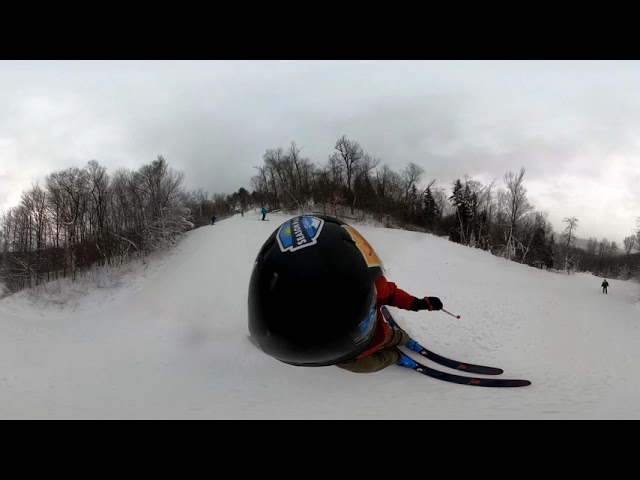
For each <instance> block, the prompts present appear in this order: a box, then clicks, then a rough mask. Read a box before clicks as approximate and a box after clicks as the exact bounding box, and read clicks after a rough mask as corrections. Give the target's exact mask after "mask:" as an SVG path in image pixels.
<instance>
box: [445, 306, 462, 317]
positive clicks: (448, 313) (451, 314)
mask: <svg viewBox="0 0 640 480" xmlns="http://www.w3.org/2000/svg"><path fill="white" fill-rule="evenodd" d="M440 310H442V311H443V312H444V313H448V314H449V315H451V316H452V317H456V318H460V315H454V314H453V313H450V312H447V311H446V310H445V309H444V308H441V309H440Z"/></svg>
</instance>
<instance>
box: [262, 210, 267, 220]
mask: <svg viewBox="0 0 640 480" xmlns="http://www.w3.org/2000/svg"><path fill="white" fill-rule="evenodd" d="M266 215H267V209H266V208H265V207H262V220H264V217H265V216H266Z"/></svg>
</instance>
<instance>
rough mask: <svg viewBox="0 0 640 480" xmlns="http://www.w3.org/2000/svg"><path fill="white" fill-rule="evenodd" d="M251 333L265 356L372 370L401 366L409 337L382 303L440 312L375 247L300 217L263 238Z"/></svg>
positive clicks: (323, 219) (325, 221)
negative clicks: (387, 268) (389, 272)
mask: <svg viewBox="0 0 640 480" xmlns="http://www.w3.org/2000/svg"><path fill="white" fill-rule="evenodd" d="M248 303H249V331H250V333H251V336H252V338H254V339H255V340H256V341H257V343H258V344H259V345H260V347H261V348H262V350H263V351H264V352H265V353H267V354H268V355H270V356H272V357H274V358H276V359H277V360H280V361H282V362H285V363H288V364H291V365H296V366H307V367H314V366H328V365H335V366H337V367H340V368H343V369H346V370H349V371H351V372H355V373H371V372H377V371H379V370H382V369H383V368H386V367H387V366H389V365H394V364H398V362H399V361H400V358H401V352H400V351H399V350H398V348H397V347H398V346H399V345H405V344H407V343H409V341H410V337H409V335H408V334H407V333H406V332H405V331H404V330H402V329H401V328H399V327H397V326H396V327H391V326H390V325H389V324H388V323H387V321H386V320H385V319H384V317H383V316H382V314H381V312H380V307H381V306H382V305H390V306H394V307H397V308H401V309H404V310H413V311H418V310H430V311H432V310H440V309H442V307H443V305H442V302H441V301H440V299H439V298H437V297H423V298H418V297H414V296H412V295H410V294H408V293H407V292H405V291H404V290H402V289H400V288H398V287H397V286H396V284H395V283H393V282H389V281H388V280H387V279H386V278H385V276H384V275H383V267H382V262H381V261H380V259H379V258H378V255H377V254H376V253H375V251H374V250H373V248H372V247H371V245H369V243H368V242H367V241H366V240H365V239H364V237H362V235H360V234H359V233H358V232H357V231H356V230H355V229H354V228H353V227H351V226H350V225H347V224H345V223H344V222H341V221H339V220H337V219H335V218H332V217H328V216H324V215H316V216H307V215H303V216H298V217H294V218H292V219H290V220H288V221H286V222H284V223H283V224H282V225H281V226H280V227H278V228H277V229H276V230H275V231H274V232H273V233H272V234H271V236H270V237H269V238H268V239H267V241H266V242H265V243H264V245H263V246H262V248H261V249H260V252H259V253H258V256H257V258H256V261H255V264H254V268H253V272H252V274H251V280H250V282H249V302H248Z"/></svg>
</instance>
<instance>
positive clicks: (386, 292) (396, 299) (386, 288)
mask: <svg viewBox="0 0 640 480" xmlns="http://www.w3.org/2000/svg"><path fill="white" fill-rule="evenodd" d="M376 290H377V292H378V293H377V300H378V305H391V306H393V307H398V308H401V309H403V310H411V306H412V304H413V300H414V299H415V297H414V296H413V295H409V294H408V293H407V292H405V291H404V290H402V289H400V288H398V287H397V286H396V284H395V283H393V282H389V281H387V279H386V278H385V277H384V275H380V276H379V277H378V279H377V280H376Z"/></svg>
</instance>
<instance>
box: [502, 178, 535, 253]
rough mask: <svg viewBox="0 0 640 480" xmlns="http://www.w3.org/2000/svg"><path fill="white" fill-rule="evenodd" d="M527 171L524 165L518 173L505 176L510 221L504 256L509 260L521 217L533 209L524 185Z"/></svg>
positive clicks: (513, 250)
mask: <svg viewBox="0 0 640 480" xmlns="http://www.w3.org/2000/svg"><path fill="white" fill-rule="evenodd" d="M525 172H526V170H525V168H524V167H522V168H521V169H520V172H519V173H518V174H515V173H513V172H507V173H506V174H505V176H504V182H505V184H506V185H507V191H506V197H505V200H506V205H505V207H506V215H507V221H508V224H507V229H506V232H507V234H506V239H507V240H506V245H505V253H504V256H505V257H506V258H508V259H509V260H510V259H511V258H512V257H513V256H514V253H515V247H514V243H515V242H514V237H515V236H516V235H517V233H518V226H519V222H520V219H521V218H522V217H523V216H524V215H525V214H526V213H528V212H530V211H531V210H532V209H533V207H532V206H531V205H530V204H529V202H528V201H527V190H526V189H525V188H524V185H523V178H524V174H525Z"/></svg>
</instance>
